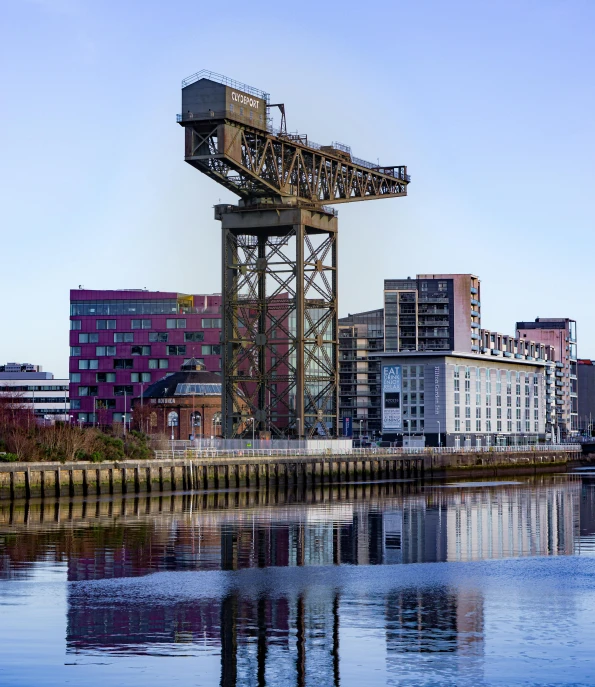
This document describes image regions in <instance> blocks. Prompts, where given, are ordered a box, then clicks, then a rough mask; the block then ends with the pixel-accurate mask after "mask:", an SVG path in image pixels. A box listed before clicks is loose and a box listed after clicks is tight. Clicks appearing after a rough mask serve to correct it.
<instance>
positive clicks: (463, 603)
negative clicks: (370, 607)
mask: <svg viewBox="0 0 595 687" xmlns="http://www.w3.org/2000/svg"><path fill="white" fill-rule="evenodd" d="M483 647H484V611H483V598H482V596H481V594H480V593H479V592H474V591H472V590H467V591H465V592H462V591H460V590H457V589H455V588H452V589H449V588H448V587H429V588H426V589H424V588H423V587H422V588H415V589H406V590H402V591H398V592H393V593H392V594H389V596H388V597H387V600H386V662H387V667H388V668H389V674H390V676H391V677H390V678H389V684H412V682H409V681H408V678H413V677H414V676H416V677H418V676H419V658H418V657H417V656H413V655H412V654H413V653H419V652H421V653H424V654H425V655H426V658H425V659H424V666H425V671H426V677H427V678H428V679H430V677H431V680H432V684H435V683H436V684H453V682H452V679H453V677H454V678H455V679H456V674H457V673H458V672H459V670H460V671H461V673H463V672H464V673H465V674H467V675H468V674H469V673H472V674H473V673H475V674H476V676H477V678H478V681H479V682H481V681H482V680H481V679H480V678H481V677H482V670H483V666H482V656H483ZM463 664H464V665H463ZM393 676H394V678H393ZM401 680H402V682H401ZM428 684H429V683H428Z"/></svg>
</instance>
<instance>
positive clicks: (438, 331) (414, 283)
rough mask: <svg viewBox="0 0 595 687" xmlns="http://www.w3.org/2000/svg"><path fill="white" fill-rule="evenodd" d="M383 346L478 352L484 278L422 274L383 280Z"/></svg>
mask: <svg viewBox="0 0 595 687" xmlns="http://www.w3.org/2000/svg"><path fill="white" fill-rule="evenodd" d="M384 315H385V321H384V348H385V350H386V351H390V352H397V353H398V352H410V351H461V352H479V338H480V337H479V329H480V327H481V300H480V281H479V279H478V278H477V277H476V276H474V275H472V274H418V275H417V277H416V278H415V279H411V278H409V277H408V278H407V279H385V281H384Z"/></svg>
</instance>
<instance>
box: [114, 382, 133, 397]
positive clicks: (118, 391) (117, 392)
mask: <svg viewBox="0 0 595 687" xmlns="http://www.w3.org/2000/svg"><path fill="white" fill-rule="evenodd" d="M124 392H126V394H127V395H128V396H131V395H132V394H133V393H134V389H133V388H132V384H124V385H119V384H118V385H116V386H115V387H114V396H124Z"/></svg>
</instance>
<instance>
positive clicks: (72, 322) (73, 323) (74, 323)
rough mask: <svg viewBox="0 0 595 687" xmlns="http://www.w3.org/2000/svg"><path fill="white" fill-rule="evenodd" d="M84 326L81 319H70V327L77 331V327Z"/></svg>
mask: <svg viewBox="0 0 595 687" xmlns="http://www.w3.org/2000/svg"><path fill="white" fill-rule="evenodd" d="M82 326H83V323H82V322H81V320H70V328H71V329H72V330H75V331H76V330H77V329H81V328H82Z"/></svg>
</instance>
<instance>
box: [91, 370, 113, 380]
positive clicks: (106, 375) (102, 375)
mask: <svg viewBox="0 0 595 687" xmlns="http://www.w3.org/2000/svg"><path fill="white" fill-rule="evenodd" d="M95 381H96V382H115V381H116V373H115V372H98V373H97V374H96V375H95Z"/></svg>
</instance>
